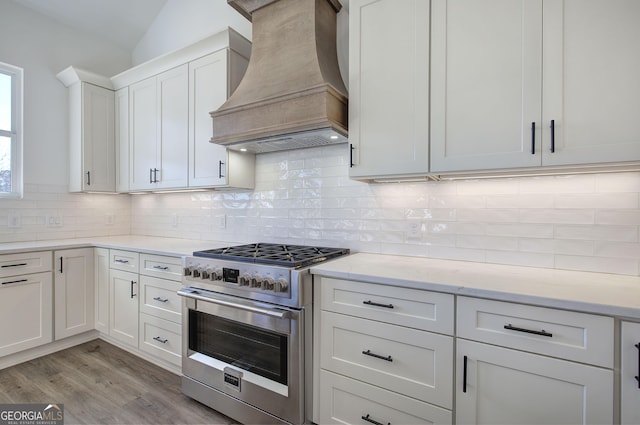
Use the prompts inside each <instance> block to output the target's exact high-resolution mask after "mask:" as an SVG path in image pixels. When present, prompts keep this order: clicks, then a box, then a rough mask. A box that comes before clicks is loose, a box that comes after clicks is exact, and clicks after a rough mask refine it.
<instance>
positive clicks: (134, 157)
mask: <svg viewBox="0 0 640 425" xmlns="http://www.w3.org/2000/svg"><path fill="white" fill-rule="evenodd" d="M156 105H157V92H156V77H151V78H147V79H146V80H142V81H140V82H138V83H135V84H132V85H131V86H130V87H129V131H130V139H129V143H130V145H129V189H130V190H148V189H151V188H153V187H155V183H154V172H155V170H157V168H158V167H157V166H156V146H157V137H158V125H157V124H158V122H157V116H158V113H157V111H156Z"/></svg>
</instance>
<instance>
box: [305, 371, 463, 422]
mask: <svg viewBox="0 0 640 425" xmlns="http://www.w3.org/2000/svg"><path fill="white" fill-rule="evenodd" d="M320 379H321V385H320V399H321V400H322V401H323V406H322V409H321V410H320V419H319V422H318V423H320V424H331V423H334V424H367V423H370V424H374V425H377V424H451V423H452V414H451V411H450V410H447V409H443V408H441V407H437V406H434V405H432V404H428V403H424V402H421V401H418V400H416V399H414V398H411V397H407V396H403V395H400V394H397V393H394V392H392V391H387V390H385V389H382V388H380V387H376V386H373V385H369V384H366V383H364V382H362V381H358V380H355V379H350V378H347V377H345V376H342V375H338V374H335V373H331V372H328V371H326V370H322V371H321V372H320Z"/></svg>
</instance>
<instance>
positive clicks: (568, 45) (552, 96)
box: [541, 0, 640, 165]
mask: <svg viewBox="0 0 640 425" xmlns="http://www.w3.org/2000/svg"><path fill="white" fill-rule="evenodd" d="M543 19H544V37H543V52H544V56H543V65H544V66H543V86H542V88H543V91H542V100H543V104H542V117H543V119H542V125H541V131H542V141H543V150H542V155H543V157H542V164H543V165H565V164H601V163H608V162H619V161H620V162H624V161H638V160H640V132H639V131H638V126H637V121H638V117H640V79H639V78H638V76H640V47H639V46H640V25H639V23H640V2H638V1H635V0H563V1H558V0H555V1H545V2H544V17H543ZM552 120H553V121H554V127H555V140H554V144H555V146H553V147H552V144H551V139H550V138H551V133H550V123H551V121H552Z"/></svg>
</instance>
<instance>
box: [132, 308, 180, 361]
mask: <svg viewBox="0 0 640 425" xmlns="http://www.w3.org/2000/svg"><path fill="white" fill-rule="evenodd" d="M139 348H140V350H142V351H145V352H147V353H149V354H152V355H154V356H156V357H158V358H160V359H163V360H166V361H168V362H169V363H173V364H175V365H177V366H180V365H181V364H182V326H181V325H179V324H178V323H174V322H170V321H168V320H164V319H160V318H159V317H154V316H149V315H148V314H140V347H139Z"/></svg>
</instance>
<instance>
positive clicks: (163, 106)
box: [154, 64, 189, 189]
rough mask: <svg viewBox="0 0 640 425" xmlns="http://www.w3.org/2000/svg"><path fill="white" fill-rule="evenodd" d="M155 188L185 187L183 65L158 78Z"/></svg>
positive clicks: (186, 87) (185, 92) (186, 133)
mask: <svg viewBox="0 0 640 425" xmlns="http://www.w3.org/2000/svg"><path fill="white" fill-rule="evenodd" d="M157 101H158V106H157V112H158V117H157V123H158V134H157V136H158V139H157V143H158V147H157V150H156V155H157V156H156V166H155V168H156V169H157V172H155V173H154V180H155V183H156V188H158V189H168V188H181V187H187V165H188V138H189V128H188V125H189V72H188V66H187V65H186V64H185V65H182V66H179V67H177V68H174V69H171V70H169V71H166V72H163V73H162V74H160V75H158V77H157Z"/></svg>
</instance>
